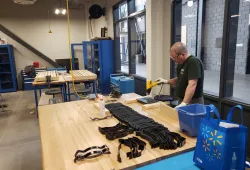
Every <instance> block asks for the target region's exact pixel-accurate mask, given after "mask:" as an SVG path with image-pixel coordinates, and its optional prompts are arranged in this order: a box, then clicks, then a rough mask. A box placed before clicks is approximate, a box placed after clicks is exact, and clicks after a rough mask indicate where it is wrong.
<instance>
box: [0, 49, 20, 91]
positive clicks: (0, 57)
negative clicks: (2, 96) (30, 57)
mask: <svg viewBox="0 0 250 170" xmlns="http://www.w3.org/2000/svg"><path fill="white" fill-rule="evenodd" d="M16 90H17V80H16V66H15V58H14V55H13V47H12V45H0V92H1V93H6V92H14V91H16Z"/></svg>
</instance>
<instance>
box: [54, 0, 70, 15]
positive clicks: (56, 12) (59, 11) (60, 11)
mask: <svg viewBox="0 0 250 170" xmlns="http://www.w3.org/2000/svg"><path fill="white" fill-rule="evenodd" d="M66 13H67V10H66V9H65V8H62V1H61V0H60V8H56V9H55V14H56V15H59V14H62V15H65V14H66Z"/></svg>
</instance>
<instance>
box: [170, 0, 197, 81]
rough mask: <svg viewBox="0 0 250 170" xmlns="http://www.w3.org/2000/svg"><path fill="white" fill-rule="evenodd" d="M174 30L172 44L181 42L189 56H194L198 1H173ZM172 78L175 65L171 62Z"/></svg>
mask: <svg viewBox="0 0 250 170" xmlns="http://www.w3.org/2000/svg"><path fill="white" fill-rule="evenodd" d="M174 3H175V8H174V14H173V15H174V30H173V33H172V34H173V36H174V37H173V38H174V40H173V42H172V43H175V42H179V41H181V42H183V43H184V44H186V46H187V48H188V53H189V54H190V55H194V56H196V50H197V23H198V22H197V21H198V20H197V15H198V0H196V1H192V3H191V4H190V3H189V2H188V1H174ZM172 65H173V67H174V68H173V69H172V71H173V73H172V77H176V66H177V65H176V63H174V62H172Z"/></svg>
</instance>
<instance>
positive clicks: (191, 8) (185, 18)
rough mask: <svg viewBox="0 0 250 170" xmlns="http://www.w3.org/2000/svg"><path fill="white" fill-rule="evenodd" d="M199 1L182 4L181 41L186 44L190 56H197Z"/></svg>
mask: <svg viewBox="0 0 250 170" xmlns="http://www.w3.org/2000/svg"><path fill="white" fill-rule="evenodd" d="M197 11H198V1H194V2H193V3H192V4H190V3H188V1H186V3H183V4H182V18H181V41H182V42H183V43H185V44H186V46H187V48H188V52H189V54H192V55H194V56H195V55H196V44H197V37H196V35H197Z"/></svg>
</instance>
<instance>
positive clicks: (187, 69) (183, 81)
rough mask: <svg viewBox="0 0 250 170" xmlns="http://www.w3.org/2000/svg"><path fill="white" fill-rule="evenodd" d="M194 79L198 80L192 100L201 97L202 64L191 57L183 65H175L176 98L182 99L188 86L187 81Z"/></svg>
mask: <svg viewBox="0 0 250 170" xmlns="http://www.w3.org/2000/svg"><path fill="white" fill-rule="evenodd" d="M194 79H198V82H197V86H196V90H195V93H194V96H193V98H192V99H196V98H200V97H202V96H203V80H204V68H203V64H202V62H201V61H200V60H199V59H198V58H196V57H194V56H192V55H191V56H189V57H188V58H187V60H186V61H185V62H184V63H183V64H178V65H177V82H176V88H175V93H176V96H177V97H179V98H181V99H183V98H184V96H185V92H186V88H187V86H188V81H189V80H194Z"/></svg>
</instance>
